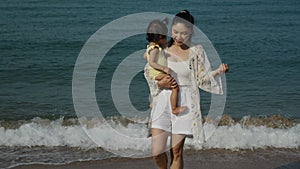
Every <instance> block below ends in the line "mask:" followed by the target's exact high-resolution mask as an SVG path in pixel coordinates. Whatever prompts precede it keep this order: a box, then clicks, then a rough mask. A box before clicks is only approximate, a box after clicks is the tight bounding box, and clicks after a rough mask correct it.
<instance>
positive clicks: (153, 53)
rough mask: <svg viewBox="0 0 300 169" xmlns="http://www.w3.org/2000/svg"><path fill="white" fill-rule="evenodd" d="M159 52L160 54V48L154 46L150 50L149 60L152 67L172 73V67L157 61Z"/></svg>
mask: <svg viewBox="0 0 300 169" xmlns="http://www.w3.org/2000/svg"><path fill="white" fill-rule="evenodd" d="M158 54H159V49H157V48H154V49H153V50H151V51H150V52H149V60H148V62H149V65H150V66H151V67H153V68H154V69H157V70H160V71H162V72H165V73H167V74H170V69H169V68H168V67H165V66H162V65H159V64H157V63H156V62H155V60H156V57H157V56H158Z"/></svg>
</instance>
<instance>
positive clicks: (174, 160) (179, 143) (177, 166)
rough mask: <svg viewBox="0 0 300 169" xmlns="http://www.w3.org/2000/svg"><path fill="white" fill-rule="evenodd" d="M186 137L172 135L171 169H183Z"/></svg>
mask: <svg viewBox="0 0 300 169" xmlns="http://www.w3.org/2000/svg"><path fill="white" fill-rule="evenodd" d="M184 141H185V135H181V134H173V135H172V140H171V144H172V148H171V166H170V169H183V146H184Z"/></svg>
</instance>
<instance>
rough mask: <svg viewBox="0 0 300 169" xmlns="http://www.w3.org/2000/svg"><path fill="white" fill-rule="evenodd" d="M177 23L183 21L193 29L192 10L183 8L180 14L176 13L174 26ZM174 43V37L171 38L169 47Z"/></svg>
mask: <svg viewBox="0 0 300 169" xmlns="http://www.w3.org/2000/svg"><path fill="white" fill-rule="evenodd" d="M177 23H183V24H184V25H185V26H186V27H188V28H190V29H191V30H193V26H194V17H193V15H191V14H190V12H189V11H188V10H182V11H180V12H179V13H178V14H176V15H175V17H174V19H173V21H172V26H173V25H175V24H177ZM173 43H174V39H173V38H171V40H170V41H169V43H168V46H169V47H170V46H172V44H173Z"/></svg>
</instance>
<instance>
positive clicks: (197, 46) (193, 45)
mask: <svg viewBox="0 0 300 169" xmlns="http://www.w3.org/2000/svg"><path fill="white" fill-rule="evenodd" d="M190 48H191V49H193V50H196V51H203V50H204V48H203V46H202V45H200V44H192V45H191V46H190Z"/></svg>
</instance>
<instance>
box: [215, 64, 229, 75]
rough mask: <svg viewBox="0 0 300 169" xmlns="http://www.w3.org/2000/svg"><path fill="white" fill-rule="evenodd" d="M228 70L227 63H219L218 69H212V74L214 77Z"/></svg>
mask: <svg viewBox="0 0 300 169" xmlns="http://www.w3.org/2000/svg"><path fill="white" fill-rule="evenodd" d="M228 70H229V66H228V64H224V63H222V64H220V66H219V68H218V69H216V70H215V71H213V74H212V75H213V76H214V77H215V76H217V75H221V74H224V73H227V72H228Z"/></svg>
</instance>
